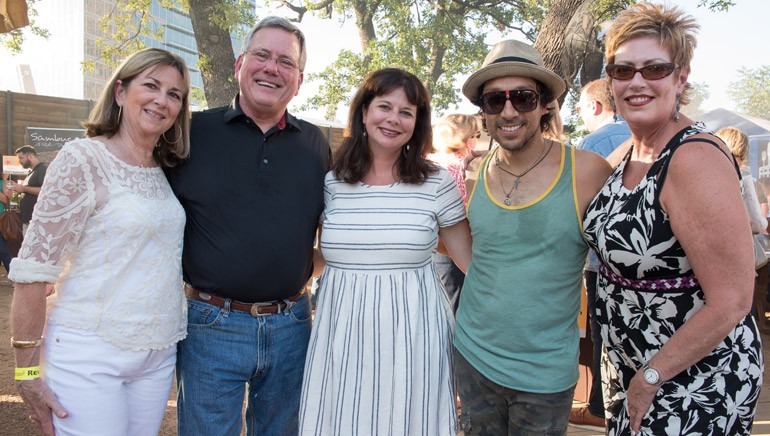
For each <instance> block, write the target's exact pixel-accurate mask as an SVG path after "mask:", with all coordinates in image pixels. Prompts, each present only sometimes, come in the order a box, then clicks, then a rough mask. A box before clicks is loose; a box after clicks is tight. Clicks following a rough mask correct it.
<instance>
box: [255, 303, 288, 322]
mask: <svg viewBox="0 0 770 436" xmlns="http://www.w3.org/2000/svg"><path fill="white" fill-rule="evenodd" d="M270 306H278V304H277V303H252V304H251V309H249V313H251V316H253V317H255V318H256V317H260V316H267V315H275V314H274V313H259V312H258V310H259V308H260V307H270ZM280 308H281V306H278V309H279V310H278V312H280ZM278 312H276V313H278Z"/></svg>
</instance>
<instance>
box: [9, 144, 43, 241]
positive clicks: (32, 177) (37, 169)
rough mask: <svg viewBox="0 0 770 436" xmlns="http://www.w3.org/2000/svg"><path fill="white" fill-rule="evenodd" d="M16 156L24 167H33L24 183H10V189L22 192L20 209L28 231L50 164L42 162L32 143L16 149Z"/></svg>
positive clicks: (23, 223)
mask: <svg viewBox="0 0 770 436" xmlns="http://www.w3.org/2000/svg"><path fill="white" fill-rule="evenodd" d="M16 157H17V158H18V159H19V164H21V166H22V167H24V168H26V169H29V168H32V172H31V173H29V176H27V178H26V179H25V182H24V183H11V182H9V183H8V189H10V190H11V191H13V192H18V193H19V194H21V198H20V199H19V211H20V212H21V223H22V225H23V226H24V230H23V233H27V227H28V226H29V221H30V220H31V219H32V211H33V210H34V209H35V204H36V203H37V196H38V195H39V194H40V187H41V186H43V180H44V179H45V172H46V170H47V169H48V165H47V164H46V163H45V162H40V160H39V159H38V158H37V152H36V151H35V148H34V147H33V146H31V145H25V146H23V147H19V148H18V149H17V150H16Z"/></svg>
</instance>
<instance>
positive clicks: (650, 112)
mask: <svg viewBox="0 0 770 436" xmlns="http://www.w3.org/2000/svg"><path fill="white" fill-rule="evenodd" d="M696 29H697V24H696V23H695V21H694V20H693V19H692V18H690V17H686V16H684V15H683V14H682V13H681V11H679V10H678V9H674V8H667V7H661V6H653V5H650V4H637V5H635V6H633V7H632V8H630V9H628V10H626V11H624V12H622V13H621V14H620V15H619V16H618V18H617V19H616V21H615V22H614V23H613V25H612V27H611V28H610V30H609V31H608V34H607V37H606V40H605V44H606V59H607V63H608V65H607V66H606V72H607V76H608V79H609V81H610V87H611V91H612V94H613V96H614V101H615V104H616V106H617V111H618V113H620V114H621V115H622V116H623V118H624V119H625V120H626V121H627V122H628V125H629V127H630V129H631V133H632V138H631V140H632V144H633V145H632V146H631V147H630V149H628V152H627V154H626V155H625V158H624V159H623V160H622V162H621V163H620V165H619V166H618V167H617V168H616V170H615V172H614V173H613V174H612V175H611V176H610V178H609V179H608V181H607V183H606V185H605V186H604V188H603V189H602V190H601V191H600V193H599V195H598V196H597V197H596V199H594V201H593V203H592V204H591V205H590V206H589V208H588V212H587V214H586V218H585V220H584V229H585V233H586V239H587V240H588V242H589V244H590V245H592V247H593V248H594V249H595V250H596V251H597V253H599V256H600V258H601V260H602V263H603V265H602V266H601V268H600V276H599V283H598V292H597V299H598V301H597V319H598V320H599V322H600V324H601V326H602V328H601V330H602V331H601V333H602V339H603V341H604V343H605V346H606V356H605V357H606V358H607V359H605V369H606V370H605V371H603V372H602V374H603V377H604V380H603V385H604V389H605V392H604V397H605V403H606V406H607V407H606V410H607V418H608V421H607V434H608V435H630V434H632V432H635V433H636V434H641V435H684V434H687V435H748V434H750V433H751V425H752V420H753V417H754V412H755V406H756V402H757V397H758V395H759V390H760V387H761V384H762V371H763V369H762V368H763V362H762V349H761V343H760V339H759V333H758V330H757V327H756V323H755V321H754V319H753V318H752V316H751V315H750V314H749V310H750V309H751V301H752V289H753V280H754V258H753V250H752V241H751V230H750V229H749V220H748V217H747V215H746V210H745V208H744V206H743V201H742V200H741V194H740V183H739V177H740V176H739V172H738V169H737V166H736V165H735V161H734V160H733V158H732V156H731V154H730V152H729V150H728V149H727V148H726V147H725V145H724V144H723V143H722V142H721V141H720V140H719V139H718V138H716V137H715V136H713V135H711V134H709V133H706V132H704V131H703V127H702V126H701V125H698V124H694V123H693V121H692V120H690V119H689V118H687V117H686V116H685V115H682V114H680V113H679V105H680V104H686V103H687V100H688V95H687V94H688V87H687V77H688V75H689V72H690V59H691V58H692V53H693V49H694V47H695V36H694V32H695V30H696Z"/></svg>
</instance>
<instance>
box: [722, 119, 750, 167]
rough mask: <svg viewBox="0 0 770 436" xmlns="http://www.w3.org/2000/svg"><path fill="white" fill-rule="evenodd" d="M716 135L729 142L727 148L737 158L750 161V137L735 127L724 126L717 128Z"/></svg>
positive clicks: (744, 161) (746, 161) (745, 161)
mask: <svg viewBox="0 0 770 436" xmlns="http://www.w3.org/2000/svg"><path fill="white" fill-rule="evenodd" d="M716 135H717V136H718V137H719V139H721V140H722V141H724V142H725V144H727V148H729V149H730V151H731V152H732V153H733V156H735V158H736V159H739V160H740V161H741V162H742V163H748V161H749V137H748V136H746V134H745V133H743V132H741V131H740V130H738V129H736V128H735V127H723V128H721V129H719V130H717V133H716Z"/></svg>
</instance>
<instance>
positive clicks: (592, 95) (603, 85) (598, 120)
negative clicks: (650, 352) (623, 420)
mask: <svg viewBox="0 0 770 436" xmlns="http://www.w3.org/2000/svg"><path fill="white" fill-rule="evenodd" d="M577 112H578V114H579V115H580V118H581V119H582V120H583V124H584V125H585V127H586V130H588V132H590V133H589V134H588V135H586V136H584V137H583V139H582V140H581V141H580V143H579V144H578V148H579V149H581V150H590V151H593V152H595V153H598V154H599V155H601V156H602V157H604V158H607V157H608V156H609V155H610V153H612V152H613V151H614V150H615V149H616V148H618V146H620V144H622V143H623V142H625V141H626V140H628V138H630V137H631V131H630V130H629V129H628V124H626V122H625V121H624V120H623V118H622V117H619V116H618V115H617V114H616V113H615V105H614V104H613V103H612V96H611V95H610V89H609V87H608V86H607V81H606V80H604V79H597V80H594V81H592V82H589V83H588V84H587V85H586V86H584V87H583V89H581V90H580V100H579V101H578V104H577ZM599 265H600V262H599V257H598V256H597V255H596V253H595V252H594V251H593V250H591V251H590V252H589V253H588V257H587V258H586V264H585V267H584V268H583V277H584V279H585V286H586V297H587V298H586V300H587V303H588V304H587V306H588V323H589V327H590V330H591V342H592V343H593V358H592V360H591V390H590V392H589V395H588V403H587V404H585V405H583V406H580V407H575V408H573V409H572V411H571V412H570V415H569V422H570V423H572V424H577V425H592V426H596V427H602V428H603V427H604V426H605V422H604V401H603V399H602V375H601V374H602V364H601V359H602V350H603V348H604V347H603V345H602V335H601V332H600V327H599V322H598V320H597V319H596V279H597V276H598V274H599Z"/></svg>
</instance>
